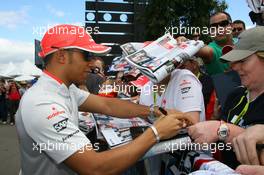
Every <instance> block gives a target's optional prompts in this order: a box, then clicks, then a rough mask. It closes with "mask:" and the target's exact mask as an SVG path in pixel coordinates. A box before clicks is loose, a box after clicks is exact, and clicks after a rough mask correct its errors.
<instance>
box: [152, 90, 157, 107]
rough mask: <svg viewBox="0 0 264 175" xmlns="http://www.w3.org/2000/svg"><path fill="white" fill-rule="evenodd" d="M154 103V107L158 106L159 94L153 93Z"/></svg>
mask: <svg viewBox="0 0 264 175" xmlns="http://www.w3.org/2000/svg"><path fill="white" fill-rule="evenodd" d="M153 102H154V106H157V92H153Z"/></svg>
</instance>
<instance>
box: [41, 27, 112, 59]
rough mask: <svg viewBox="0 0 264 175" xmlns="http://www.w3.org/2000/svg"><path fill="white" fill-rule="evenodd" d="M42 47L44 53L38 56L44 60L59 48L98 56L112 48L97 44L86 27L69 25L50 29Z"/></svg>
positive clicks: (43, 39)
mask: <svg viewBox="0 0 264 175" xmlns="http://www.w3.org/2000/svg"><path fill="white" fill-rule="evenodd" d="M40 46H41V50H42V51H41V52H39V53H38V55H39V56H40V57H43V58H44V57H45V56H47V55H49V54H51V53H53V52H55V51H56V50H58V48H64V49H70V48H76V49H80V50H84V51H87V52H92V53H96V54H106V53H108V52H110V51H111V47H107V46H104V45H101V44H96V43H95V41H94V40H93V38H92V37H91V36H90V35H89V34H88V33H87V32H86V30H85V28H84V27H80V26H75V25H69V24H62V25H57V26H54V27H52V28H50V29H49V30H48V31H47V32H46V33H45V35H44V37H43V38H42V40H41V43H40Z"/></svg>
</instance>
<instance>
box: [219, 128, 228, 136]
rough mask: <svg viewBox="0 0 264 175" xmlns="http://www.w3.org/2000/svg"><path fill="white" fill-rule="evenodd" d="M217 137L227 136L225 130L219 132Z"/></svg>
mask: <svg viewBox="0 0 264 175" xmlns="http://www.w3.org/2000/svg"><path fill="white" fill-rule="evenodd" d="M219 135H220V136H227V130H226V129H224V130H221V131H220V132H219Z"/></svg>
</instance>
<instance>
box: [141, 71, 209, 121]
mask: <svg viewBox="0 0 264 175" xmlns="http://www.w3.org/2000/svg"><path fill="white" fill-rule="evenodd" d="M153 86H154V84H153V83H152V82H149V83H147V84H146V85H145V86H144V87H142V89H141V94H140V100H139V103H140V104H143V105H148V106H149V105H151V104H154V105H157V106H161V107H164V108H166V109H176V110H179V111H181V112H195V111H198V112H200V121H204V120H205V109H204V100H203V93H202V84H201V83H200V81H199V80H198V79H197V77H196V76H195V75H194V74H193V73H192V72H191V71H189V70H187V69H176V70H174V71H173V72H172V73H171V78H170V81H169V83H168V86H167V88H166V90H165V91H164V92H163V93H162V95H161V96H159V95H157V98H156V102H155V101H154V92H153V91H152V89H153V88H152V87H153ZM154 89H155V88H154Z"/></svg>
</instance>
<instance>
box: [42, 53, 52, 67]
mask: <svg viewBox="0 0 264 175" xmlns="http://www.w3.org/2000/svg"><path fill="white" fill-rule="evenodd" d="M52 57H53V53H51V54H49V55H47V56H45V57H44V58H43V62H44V68H46V66H47V65H48V64H49V63H50V60H51V59H52Z"/></svg>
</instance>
